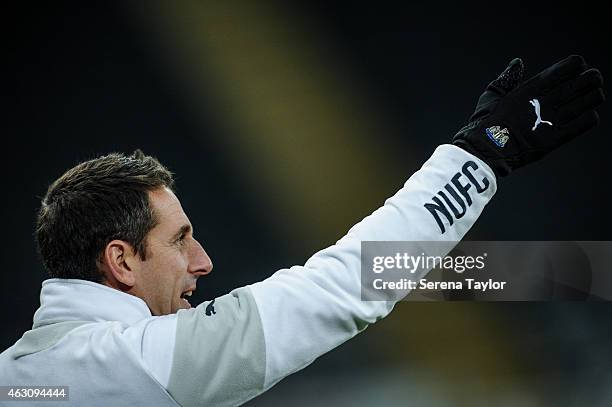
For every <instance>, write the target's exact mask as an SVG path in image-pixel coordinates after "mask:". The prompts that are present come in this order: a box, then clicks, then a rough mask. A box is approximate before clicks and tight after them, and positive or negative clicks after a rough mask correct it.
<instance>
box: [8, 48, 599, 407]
mask: <svg viewBox="0 0 612 407" xmlns="http://www.w3.org/2000/svg"><path fill="white" fill-rule="evenodd" d="M522 76H523V64H522V61H521V60H520V59H515V60H513V61H512V62H511V63H510V64H509V66H508V67H507V68H506V70H504V72H503V73H502V74H501V75H500V76H499V77H498V78H497V79H495V80H494V81H493V82H491V83H490V84H489V86H488V87H487V88H486V90H485V92H484V93H483V94H482V95H481V97H480V99H479V101H478V104H477V108H476V111H475V113H474V115H473V116H472V117H471V118H470V121H469V123H468V125H467V126H465V127H464V128H463V129H461V130H460V131H459V133H458V134H457V135H456V136H455V137H454V139H453V145H442V146H440V147H438V148H437V149H436V151H435V152H434V154H433V156H432V157H431V158H430V159H429V160H428V161H427V162H426V163H425V164H424V165H423V167H422V168H421V169H420V170H419V171H417V172H416V173H415V174H413V175H412V176H411V177H410V179H408V181H407V182H406V183H405V185H404V187H403V188H402V189H401V190H400V191H399V192H397V193H396V194H395V195H394V196H393V197H391V198H389V199H388V200H387V201H386V202H385V205H384V206H382V207H381V208H379V209H377V210H376V211H374V212H373V213H372V214H371V215H370V216H368V217H366V218H365V219H363V220H362V221H361V222H359V223H358V224H357V225H355V226H354V227H353V228H351V230H350V231H349V232H348V233H347V235H346V236H344V237H343V238H341V239H340V240H339V241H338V242H337V243H336V244H335V245H333V246H331V247H329V248H327V249H324V250H322V251H320V252H318V253H316V254H314V255H313V256H312V257H311V258H310V259H308V260H307V261H306V263H305V264H304V265H303V266H294V267H291V268H289V269H283V270H279V271H278V272H276V273H275V274H274V275H273V276H271V277H270V278H268V279H266V280H264V281H262V282H259V283H256V284H253V285H250V286H247V287H241V288H238V289H236V290H234V291H232V292H231V293H229V294H227V295H225V296H222V297H219V298H217V299H215V300H213V301H210V302H205V303H203V304H200V305H199V306H197V307H195V308H192V307H191V305H190V304H189V302H188V300H187V298H188V297H189V296H190V295H191V293H192V292H193V290H195V288H196V281H197V279H198V278H199V277H200V276H203V275H206V274H209V273H210V272H211V271H212V269H213V265H212V262H211V259H210V258H209V257H208V255H207V253H206V252H205V251H204V249H203V248H202V246H201V245H200V243H199V242H198V241H197V240H196V239H195V237H194V231H193V228H192V226H191V223H190V222H189V219H188V217H187V216H186V214H185V213H184V211H183V209H182V208H181V205H180V202H179V200H178V198H177V197H176V195H175V194H174V192H173V190H172V186H173V180H172V176H171V174H170V172H169V171H168V170H166V169H165V168H164V167H163V166H162V165H161V164H160V163H159V162H158V161H157V160H155V159H154V158H152V157H148V156H145V155H144V154H142V153H141V152H139V151H137V152H136V153H135V154H134V155H132V156H125V155H122V154H110V155H107V156H103V157H99V158H96V159H94V160H91V161H87V162H84V163H81V164H79V165H77V166H76V167H74V168H72V169H70V170H69V171H68V172H66V173H65V174H64V175H62V176H61V177H60V178H59V179H58V180H57V181H55V182H54V183H53V184H52V185H51V186H50V187H49V190H48V192H47V194H46V196H45V198H44V199H43V201H42V205H41V209H40V212H39V216H38V222H37V229H36V236H37V240H38V245H39V249H40V253H41V256H42V259H43V262H44V264H45V266H46V268H47V269H48V271H49V273H50V275H51V276H52V277H53V278H52V279H50V280H46V281H45V282H43V286H42V290H41V306H40V308H39V309H38V311H37V312H36V314H35V315H34V324H33V328H32V330H30V331H28V332H26V333H25V334H24V335H23V337H22V338H21V339H20V340H19V341H17V343H16V344H15V345H14V346H12V347H11V348H9V349H7V350H6V351H5V352H3V353H2V354H1V355H0V383H1V384H2V385H10V386H11V387H12V388H17V387H23V386H27V385H47V386H69V400H68V401H67V403H68V404H70V405H75V406H82V405H94V406H97V405H100V406H103V405H104V406H106V405H113V406H134V405H143V406H176V405H182V406H232V405H238V404H241V403H243V402H245V401H247V400H249V399H251V398H253V397H255V396H257V395H258V394H261V393H262V392H264V391H266V390H267V389H269V388H270V387H272V386H273V385H274V384H276V383H277V382H278V381H279V380H281V379H283V378H284V377H286V376H288V375H289V374H291V373H293V372H296V371H298V370H300V369H302V368H303V367H305V366H307V365H308V364H310V363H311V362H312V361H313V360H315V359H316V358H317V357H318V356H320V355H322V354H324V353H325V352H328V351H330V350H331V349H334V348H335V347H336V346H338V345H340V344H342V343H343V342H344V341H346V340H348V339H350V338H351V337H353V336H354V335H356V334H357V333H359V332H361V331H362V330H364V329H365V328H366V327H367V326H368V325H369V324H371V323H374V322H376V321H377V320H379V319H381V318H383V317H385V316H386V315H387V314H388V313H389V312H390V311H391V310H392V308H393V306H394V302H393V301H362V300H361V297H360V295H361V287H360V281H361V279H360V249H361V242H362V241H445V242H457V241H459V240H460V239H461V238H462V237H463V236H464V235H465V233H466V232H467V231H468V230H469V229H470V227H471V226H472V224H473V223H474V222H475V220H476V219H477V217H478V216H479V214H480V213H481V212H482V210H483V209H484V207H485V205H486V204H487V203H488V202H489V200H490V199H491V198H492V197H493V195H494V194H495V191H496V189H497V178H498V177H502V176H506V175H508V174H509V173H511V172H512V171H513V170H515V169H517V168H519V167H521V166H523V165H526V164H528V163H530V162H532V161H535V160H537V159H539V158H540V157H542V156H543V155H545V154H546V153H548V152H550V151H552V150H553V149H554V148H556V147H558V146H560V145H562V144H564V143H565V142H567V141H569V140H571V139H573V138H575V137H577V136H578V135H580V134H582V133H585V132H586V131H588V130H589V129H591V128H593V127H594V126H596V124H597V123H598V116H597V113H596V112H595V110H594V109H595V108H596V107H597V106H598V105H600V104H601V103H602V102H603V100H604V95H603V91H602V77H601V74H600V73H599V71H597V70H596V69H587V66H586V64H585V61H584V59H583V58H582V57H579V56H570V57H568V58H566V59H564V60H563V61H560V62H559V63H557V64H555V65H553V66H552V67H550V68H548V69H546V70H544V71H543V72H541V73H540V74H538V75H536V76H534V77H532V78H531V79H529V80H527V81H523V80H522ZM451 246H452V245H451ZM439 254H441V255H442V254H444V253H439ZM3 397H4V399H6V396H3Z"/></svg>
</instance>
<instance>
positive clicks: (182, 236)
mask: <svg viewBox="0 0 612 407" xmlns="http://www.w3.org/2000/svg"><path fill="white" fill-rule="evenodd" d="M185 237H186V236H185V234H184V233H183V234H182V235H180V236H179V238H178V239H176V244H178V245H179V246H182V245H184V244H185Z"/></svg>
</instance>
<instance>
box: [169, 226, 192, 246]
mask: <svg viewBox="0 0 612 407" xmlns="http://www.w3.org/2000/svg"><path fill="white" fill-rule="evenodd" d="M190 231H191V225H190V224H188V223H185V224H184V225H183V226H181V228H180V229H179V230H178V232H176V233H175V234H174V235H173V236H172V238H171V239H170V241H171V242H174V241H176V240H178V238H179V237H181V236H182V235H184V234H187V233H189V232H190Z"/></svg>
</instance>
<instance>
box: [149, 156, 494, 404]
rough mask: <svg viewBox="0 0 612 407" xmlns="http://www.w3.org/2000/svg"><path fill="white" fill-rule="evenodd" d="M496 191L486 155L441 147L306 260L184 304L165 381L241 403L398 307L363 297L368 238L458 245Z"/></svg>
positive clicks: (199, 395) (218, 400)
mask: <svg viewBox="0 0 612 407" xmlns="http://www.w3.org/2000/svg"><path fill="white" fill-rule="evenodd" d="M495 191H496V179H495V175H494V173H493V172H492V170H491V169H490V168H489V167H488V166H487V165H486V164H485V163H484V162H482V161H480V160H479V159H478V158H476V157H474V156H473V155H471V154H469V153H467V152H465V151H464V150H462V149H460V148H458V147H455V146H452V145H442V146H440V147H438V148H437V149H436V151H435V152H434V154H433V155H432V157H431V158H430V159H429V160H428V161H427V162H426V163H425V164H424V165H423V167H422V168H421V169H420V170H419V171H417V172H416V173H415V174H413V175H412V176H411V177H410V179H408V181H407V182H406V183H405V185H404V186H403V188H402V189H400V191H399V192H397V193H396V194H395V195H394V196H393V197H391V198H389V199H388V200H387V201H386V202H385V204H384V205H383V206H382V207H380V208H379V209H377V210H376V211H374V212H373V213H372V214H371V215H369V216H367V217H366V218H365V219H363V220H362V221H361V222H359V223H358V224H356V225H355V226H353V227H352V228H351V229H350V230H349V232H348V233H347V234H346V236H344V237H343V238H341V239H340V240H339V241H338V242H337V243H336V244H334V245H332V246H330V247H328V248H326V249H324V250H321V251H320V252H318V253H316V254H314V255H313V256H312V257H311V258H309V259H308V260H307V261H306V263H305V264H304V265H303V266H294V267H291V268H288V269H282V270H279V271H277V272H276V273H274V274H273V275H272V276H271V277H269V278H267V279H266V280H264V281H261V282H259V283H256V284H253V285H250V286H247V287H242V288H239V289H237V290H234V291H233V292H232V293H230V294H227V295H225V296H222V297H219V298H217V299H216V300H215V302H206V303H204V304H201V305H199V306H198V307H196V308H193V309H190V310H181V311H179V312H178V314H177V315H176V316H175V317H174V318H175V320H174V321H172V323H173V324H175V326H176V331H175V332H176V336H175V343H174V352H173V355H172V358H171V360H172V362H171V368H170V369H168V365H167V364H168V363H169V362H164V363H165V364H166V368H165V369H166V370H169V371H170V373H169V377H165V378H164V380H163V383H162V384H163V385H164V386H165V387H166V388H167V389H168V392H169V393H170V394H171V395H172V397H173V398H174V399H175V400H177V402H178V403H179V404H181V405H186V406H187V405H228V406H229V405H238V404H241V403H243V402H245V401H247V400H249V399H251V398H253V397H255V396H257V395H258V394H260V393H262V392H264V391H265V390H267V389H269V388H270V387H272V386H273V385H274V384H275V383H277V382H278V381H279V380H281V379H283V378H284V377H286V376H287V375H289V374H291V373H293V372H295V371H297V370H300V369H302V368H303V367H305V366H307V365H308V364H310V363H312V361H314V360H315V359H316V358H317V357H319V356H321V355H323V354H324V353H326V352H328V351H330V350H332V349H334V348H335V347H336V346H338V345H340V344H342V343H343V342H345V341H346V340H348V339H350V338H351V337H353V336H354V335H356V334H357V333H359V332H360V331H362V330H363V329H365V328H366V327H367V326H368V325H369V324H371V323H374V322H376V321H377V320H379V319H381V318H383V317H385V316H386V315H387V314H388V313H389V312H390V311H391V310H392V308H393V306H394V302H393V301H362V300H361V264H360V260H361V256H360V255H361V253H360V252H361V242H362V241H444V242H450V243H451V244H449V245H448V246H447V248H448V251H450V249H452V247H453V244H452V242H457V241H459V240H461V238H462V237H463V236H464V235H465V233H466V232H467V231H468V230H469V229H470V227H471V226H472V225H473V223H474V222H475V221H476V219H477V218H478V216H479V215H480V213H481V212H482V210H483V209H484V207H485V205H486V204H487V203H488V202H489V200H490V199H491V198H492V196H493V195H494V194H495ZM453 202H454V204H453ZM437 254H439V255H445V254H447V252H445V253H437ZM166 323H169V321H167V322H166ZM173 326H174V325H173ZM151 332H153V330H152V331H151ZM153 348H154V347H151V348H149V351H148V352H149V353H151V352H154V350H153ZM154 359H155V358H149V360H154ZM166 359H168V358H166ZM151 363H156V362H154V361H153V362H151ZM153 370H156V371H158V372H159V371H163V370H164V368H159V367H158V368H156V369H153ZM158 375H159V374H158Z"/></svg>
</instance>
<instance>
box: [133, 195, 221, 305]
mask: <svg viewBox="0 0 612 407" xmlns="http://www.w3.org/2000/svg"><path fill="white" fill-rule="evenodd" d="M149 200H150V203H151V207H152V208H153V211H154V212H155V214H156V216H157V220H158V224H157V225H156V226H155V227H154V228H153V229H151V231H149V234H148V235H147V256H146V260H145V261H142V260H140V261H139V264H138V267H135V268H134V273H135V276H136V284H134V287H133V294H134V295H136V296H138V297H140V298H142V299H143V300H144V301H145V302H146V303H147V305H148V306H149V309H150V310H151V313H152V314H153V315H166V314H173V313H175V312H176V311H178V310H179V309H183V308H191V305H190V304H189V302H187V300H186V299H185V298H188V296H185V294H186V293H190V291H193V290H195V288H196V281H197V279H198V277H200V276H202V275H205V274H208V273H210V272H211V271H212V267H213V266H212V262H211V260H210V258H209V257H208V255H207V254H206V252H205V251H204V249H203V248H202V246H201V245H200V243H199V242H198V241H197V240H195V238H194V237H193V229H192V226H191V223H190V222H189V218H187V215H185V212H184V211H183V208H182V207H181V203H180V202H179V200H178V198H177V197H176V195H174V193H172V191H170V190H169V189H167V188H160V189H157V190H155V191H152V192H149ZM183 297H185V298H183Z"/></svg>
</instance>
